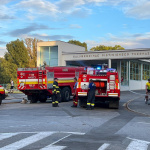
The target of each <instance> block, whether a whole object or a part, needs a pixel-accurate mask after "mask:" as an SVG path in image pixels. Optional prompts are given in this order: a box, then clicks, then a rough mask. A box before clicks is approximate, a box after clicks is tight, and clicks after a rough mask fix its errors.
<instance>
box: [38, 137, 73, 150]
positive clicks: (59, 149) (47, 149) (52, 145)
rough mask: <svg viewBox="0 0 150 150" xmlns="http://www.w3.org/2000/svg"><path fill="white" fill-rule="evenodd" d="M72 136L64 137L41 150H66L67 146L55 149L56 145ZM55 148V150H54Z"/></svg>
mask: <svg viewBox="0 0 150 150" xmlns="http://www.w3.org/2000/svg"><path fill="white" fill-rule="evenodd" d="M70 135H71V134H69V135H67V136H65V137H63V138H61V139H59V140H57V141H55V142H53V143H52V144H50V145H48V146H46V147H44V148H42V149H41V150H63V149H64V148H66V146H55V147H54V144H56V143H58V142H59V141H61V140H63V139H65V138H67V137H69V136H70ZM53 148H55V149H53Z"/></svg>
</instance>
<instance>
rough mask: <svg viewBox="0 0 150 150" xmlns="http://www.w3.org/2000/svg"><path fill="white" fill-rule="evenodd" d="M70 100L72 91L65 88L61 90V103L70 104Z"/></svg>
mask: <svg viewBox="0 0 150 150" xmlns="http://www.w3.org/2000/svg"><path fill="white" fill-rule="evenodd" d="M69 100H70V89H69V88H68V87H65V88H63V89H62V90H61V101H64V102H68V101H69Z"/></svg>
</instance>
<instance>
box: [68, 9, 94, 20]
mask: <svg viewBox="0 0 150 150" xmlns="http://www.w3.org/2000/svg"><path fill="white" fill-rule="evenodd" d="M90 14H92V10H91V9H87V8H75V9H74V10H73V11H72V12H70V15H72V16H74V17H78V18H85V17H87V16H89V15H90Z"/></svg>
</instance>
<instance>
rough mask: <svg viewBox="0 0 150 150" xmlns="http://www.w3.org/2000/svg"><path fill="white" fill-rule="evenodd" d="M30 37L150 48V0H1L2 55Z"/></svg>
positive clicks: (0, 37)
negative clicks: (12, 45) (17, 41)
mask: <svg viewBox="0 0 150 150" xmlns="http://www.w3.org/2000/svg"><path fill="white" fill-rule="evenodd" d="M28 37H31V38H37V39H39V40H43V41H54V40H61V41H65V42H67V41H69V40H79V41H80V42H86V43H87V45H88V50H90V48H91V47H93V46H97V45H106V46H115V45H121V46H123V47H124V48H126V49H132V48H150V0H0V57H3V55H4V53H5V52H6V44H7V43H9V42H11V41H14V40H16V39H25V38H28Z"/></svg>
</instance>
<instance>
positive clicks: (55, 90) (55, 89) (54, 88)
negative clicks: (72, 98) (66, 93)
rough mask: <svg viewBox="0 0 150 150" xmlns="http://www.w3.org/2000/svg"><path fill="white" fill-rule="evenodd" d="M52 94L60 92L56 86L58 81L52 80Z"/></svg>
mask: <svg viewBox="0 0 150 150" xmlns="http://www.w3.org/2000/svg"><path fill="white" fill-rule="evenodd" d="M52 92H53V94H57V93H60V88H59V86H58V82H56V81H54V83H53V91H52Z"/></svg>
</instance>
